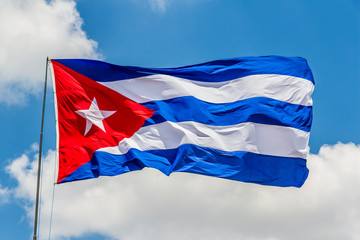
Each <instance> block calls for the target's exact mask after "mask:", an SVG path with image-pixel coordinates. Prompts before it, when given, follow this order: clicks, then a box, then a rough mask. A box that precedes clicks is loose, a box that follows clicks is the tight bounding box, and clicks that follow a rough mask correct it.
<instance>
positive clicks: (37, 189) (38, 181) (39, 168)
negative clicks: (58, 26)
mask: <svg viewBox="0 0 360 240" xmlns="http://www.w3.org/2000/svg"><path fill="white" fill-rule="evenodd" d="M48 66H49V57H47V58H46V70H45V84H44V99H43V108H42V116H41V129H40V146H39V162H38V175H37V187H36V203H35V223H34V237H33V240H37V228H38V215H39V195H40V174H41V155H42V142H43V130H44V114H45V99H46V85H47V75H48Z"/></svg>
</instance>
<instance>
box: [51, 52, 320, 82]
mask: <svg viewBox="0 0 360 240" xmlns="http://www.w3.org/2000/svg"><path fill="white" fill-rule="evenodd" d="M54 61H57V62H59V63H61V64H63V65H64V66H66V67H68V68H71V69H73V70H75V71H76V72H78V73H80V74H82V75H84V76H86V77H88V78H90V79H93V80H95V81H99V82H108V81H116V80H124V79H130V78H136V77H143V76H148V75H153V74H166V75H171V76H175V77H180V78H185V79H189V80H195V81H204V82H222V81H228V80H232V79H236V78H241V77H245V76H249V75H256V74H280V75H288V76H294V77H299V78H304V79H307V80H309V81H311V82H312V83H314V79H313V75H312V73H311V70H310V68H309V66H308V64H307V61H306V60H305V59H304V58H300V57H282V56H265V57H238V58H231V59H222V60H216V61H212V62H206V63H202V64H197V65H191V66H185V67H177V68H143V67H131V66H119V65H114V64H109V63H105V62H101V61H95V60H87V59H55V60H54Z"/></svg>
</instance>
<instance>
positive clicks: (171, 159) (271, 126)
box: [52, 56, 314, 187]
mask: <svg viewBox="0 0 360 240" xmlns="http://www.w3.org/2000/svg"><path fill="white" fill-rule="evenodd" d="M52 66H53V73H54V74H53V75H54V81H55V94H56V111H57V121H58V126H57V127H58V129H57V130H58V155H59V156H58V178H57V182H58V183H64V182H69V181H74V180H82V179H89V178H95V177H98V176H114V175H118V174H122V173H125V172H129V171H134V170H140V169H142V168H144V167H151V168H156V169H158V170H160V171H161V172H163V173H164V174H166V175H169V174H171V173H172V172H189V173H198V174H204V175H209V176H214V177H221V178H226V179H232V180H238V181H244V182H253V183H259V184H263V185H274V186H295V187H301V186H302V184H303V183H304V181H305V180H306V178H307V175H308V169H307V168H306V156H307V146H308V140H309V134H310V128H311V122H312V99H311V94H312V92H313V89H314V81H313V76H312V73H311V70H310V68H309V66H308V65H307V62H306V60H305V59H303V58H294V57H280V56H268V57H244V58H233V59H224V60H217V61H212V62H207V63H203V64H198V65H192V66H186V67H179V68H142V67H129V66H118V65H113V64H109V63H105V62H101V61H94V60H81V59H57V60H52Z"/></svg>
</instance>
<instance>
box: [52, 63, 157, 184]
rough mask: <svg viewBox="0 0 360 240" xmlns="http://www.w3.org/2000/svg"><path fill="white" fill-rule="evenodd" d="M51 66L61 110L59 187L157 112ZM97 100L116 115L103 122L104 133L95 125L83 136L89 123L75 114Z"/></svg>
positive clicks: (59, 115) (63, 69)
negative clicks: (99, 151)
mask: <svg viewBox="0 0 360 240" xmlns="http://www.w3.org/2000/svg"><path fill="white" fill-rule="evenodd" d="M52 63H53V68H54V74H55V87H56V100H57V108H58V126H59V170H58V179H57V182H58V183H59V182H61V181H62V180H63V179H65V178H66V177H67V176H69V175H70V174H71V173H72V172H73V171H75V170H76V169H77V168H79V167H80V166H81V165H83V164H85V163H87V162H88V161H90V160H91V158H92V155H93V153H94V152H95V151H96V150H97V149H100V148H104V147H113V146H117V145H118V143H119V142H120V141H121V140H122V139H124V138H129V137H131V136H132V135H133V134H134V133H135V132H136V131H137V130H139V129H140V128H141V127H142V126H143V124H144V122H145V120H146V119H148V118H150V117H151V116H152V115H153V113H154V111H153V110H151V109H149V108H146V107H144V106H142V105H141V104H139V103H136V102H134V101H132V100H130V99H128V98H126V97H125V96H123V95H121V94H119V93H117V92H115V91H113V90H111V89H109V88H107V87H105V86H103V85H101V84H99V83H97V82H95V81H94V80H92V79H90V78H87V77H85V76H84V75H81V74H79V73H77V72H75V71H73V70H72V69H70V68H68V67H65V66H64V65H62V64H60V63H58V62H56V61H52ZM94 98H96V101H97V103H98V106H99V109H100V110H107V111H116V112H115V113H114V114H112V115H111V116H109V117H108V118H106V119H104V120H103V124H104V128H105V132H104V131H103V130H101V129H100V128H98V127H97V126H95V125H92V127H91V129H90V130H89V132H88V133H87V134H86V135H85V136H84V132H85V126H86V119H85V118H83V117H81V116H80V115H79V114H76V113H75V111H77V110H83V109H89V107H90V105H91V102H92V101H93V99H94Z"/></svg>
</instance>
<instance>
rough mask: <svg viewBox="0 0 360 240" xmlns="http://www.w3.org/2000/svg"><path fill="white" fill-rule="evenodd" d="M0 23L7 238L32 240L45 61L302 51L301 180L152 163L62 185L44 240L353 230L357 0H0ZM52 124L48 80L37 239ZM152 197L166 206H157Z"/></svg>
mask: <svg viewBox="0 0 360 240" xmlns="http://www.w3.org/2000/svg"><path fill="white" fill-rule="evenodd" d="M30 2H31V4H30ZM0 31H1V32H2V34H1V35H2V38H1V39H0V55H1V56H0V116H1V118H0V132H1V144H0V152H1V157H0V232H1V233H2V238H3V239H29V238H30V237H31V234H32V224H33V222H32V217H33V216H32V214H33V212H32V208H31V207H32V206H33V194H34V193H32V192H35V186H34V185H32V183H34V181H33V180H34V176H35V175H34V174H35V172H34V169H36V166H35V163H33V164H32V161H33V160H34V159H36V154H37V150H36V144H37V143H38V142H39V130H40V120H41V119H40V118H41V116H40V114H41V106H42V96H41V94H42V90H43V79H44V70H45V59H46V56H50V57H51V58H78V57H81V58H94V59H102V60H105V61H108V62H111V63H115V64H119V65H137V66H144V67H175V66H182V65H189V64H195V63H200V62H205V61H210V60H215V59H220V58H230V57H236V56H263V55H285V56H301V57H304V58H306V59H307V60H308V63H309V65H310V67H311V69H312V71H313V74H314V78H315V84H316V86H315V92H314V95H313V99H314V121H313V128H312V131H311V137H310V143H309V146H310V152H311V155H310V157H309V161H308V164H309V169H310V177H309V180H308V182H307V183H306V184H305V185H304V187H303V188H301V189H299V190H295V189H290V190H289V189H285V190H283V189H277V188H272V187H268V188H264V187H262V186H257V185H251V184H243V183H234V182H229V181H225V180H217V179H212V178H208V177H203V176H193V175H189V174H174V175H172V176H171V177H165V176H163V175H161V174H160V173H158V172H156V171H153V170H144V171H142V173H138V174H137V175H136V174H129V175H128V176H127V174H125V175H123V176H118V177H114V178H101V179H98V180H94V181H93V180H91V181H84V182H83V183H74V184H64V185H63V186H57V189H56V192H55V193H56V194H55V199H56V201H55V211H54V223H53V232H52V236H53V239H79V240H81V239H125V240H126V239H169V238H167V236H172V237H173V239H203V238H207V239H219V238H220V237H221V238H222V239H234V236H237V237H238V238H236V239H294V238H295V236H300V239H357V238H358V237H359V236H360V231H359V229H357V228H355V227H352V224H355V225H356V224H357V225H359V224H360V207H359V206H358V204H357V203H358V200H359V199H360V193H359V190H358V189H359V182H360V177H359V176H358V175H357V172H358V169H359V168H358V167H360V163H359V162H360V146H359V145H358V144H359V143H360V107H359V105H360V94H358V91H359V89H360V67H359V66H360V2H359V1H357V0H348V1H340V0H330V1H326V2H325V1H318V0H312V1H310V0H293V1H286V0H273V1H268V0H252V1H250V0H224V1H220V0H192V1H191V0H122V1H115V0H104V1H101V3H100V2H99V1H92V0H77V1H73V0H68V1H65V0H55V1H45V0H34V1H29V0H17V1H13V2H11V1H6V0H0ZM54 121H55V120H54V107H53V95H52V88H51V83H50V87H49V88H48V94H47V105H46V117H45V139H44V140H45V145H44V156H45V161H47V162H46V163H45V165H44V170H43V171H44V181H45V182H44V184H43V185H44V193H43V196H44V209H43V215H42V216H43V217H42V219H45V220H44V223H43V224H42V227H41V234H42V235H41V238H42V239H46V238H47V234H48V233H47V232H48V228H47V224H48V223H46V220H48V218H49V214H50V213H49V209H50V208H49V203H50V202H51V193H52V187H51V181H52V175H51V174H52V173H53V167H51V166H53V162H52V161H53V160H54V153H53V152H52V150H54V149H55V138H56V137H55V122H54ZM339 142H340V143H339ZM34 144H35V145H34ZM320 149H321V150H320ZM319 150H320V152H319ZM47 167H49V168H47ZM45 177H47V178H45ZM27 183H28V184H27ZM209 184H211V185H209ZM209 186H211V188H210V187H209ZM84 189H85V190H84ZM114 192H116V193H114ZM76 195H77V196H76ZM189 195H191V196H190V197H186V196H189ZM220 196H222V197H220ZM339 196H346V199H347V200H344V199H343V198H341V197H339ZM209 198H211V199H212V201H210V200H209ZM69 199H72V201H69ZM124 199H125V200H124ZM162 199H164V200H166V203H162V204H160V203H161V202H162ZM262 199H264V201H263V200H262ZM301 199H303V200H301ZM265 200H266V201H265ZM68 201H69V202H68ZM304 202H305V203H306V204H305V203H304ZM65 203H66V204H67V205H66V204H65ZM135 203H136V204H135ZM87 204H88V206H84V205H87ZM137 204H139V205H137ZM241 204H242V206H239V205H241ZM284 205H286V206H288V207H284ZM335 207H337V208H338V209H339V210H338V211H334V210H333V209H334V208H335ZM133 208H136V209H134V210H133V211H130V210H129V209H133ZM210 209H212V211H211V210H210ZM260 210H261V211H260ZM310 210H311V211H310ZM176 214H177V215H176ZM294 218H295V220H294ZM91 219H93V220H91ZM99 219H100V220H99ZM209 219H210V220H209ZM211 219H212V220H211ZM230 220H231V221H230ZM246 220H247V221H246ZM266 220H267V221H266ZM269 221H270V222H271V223H269ZM291 221H293V222H295V223H297V224H298V227H299V228H301V229H304V231H299V230H296V229H297V228H296V227H295V226H292V225H291V224H289V223H288V222H291ZM99 222H103V223H101V224H100V223H99ZM199 222H203V224H199ZM241 225H242V226H244V227H241ZM164 226H166V229H165V228H164ZM281 226H284V227H283V228H281ZM179 229H180V230H181V229H182V231H180V230H179ZM214 229H217V231H215V230H214ZM297 231H299V232H297ZM294 234H296V235H294ZM325 236H326V238H325Z"/></svg>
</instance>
